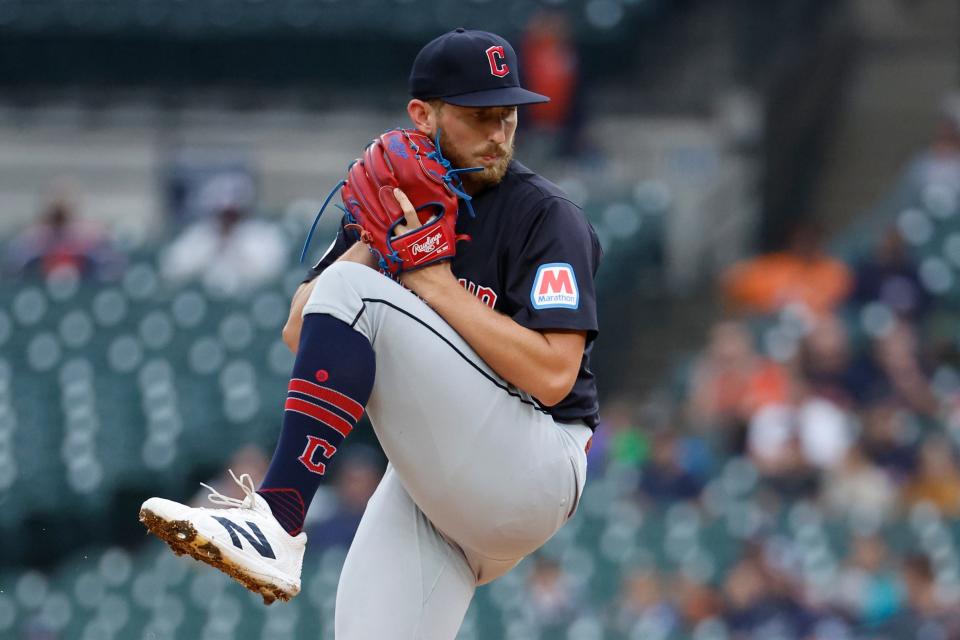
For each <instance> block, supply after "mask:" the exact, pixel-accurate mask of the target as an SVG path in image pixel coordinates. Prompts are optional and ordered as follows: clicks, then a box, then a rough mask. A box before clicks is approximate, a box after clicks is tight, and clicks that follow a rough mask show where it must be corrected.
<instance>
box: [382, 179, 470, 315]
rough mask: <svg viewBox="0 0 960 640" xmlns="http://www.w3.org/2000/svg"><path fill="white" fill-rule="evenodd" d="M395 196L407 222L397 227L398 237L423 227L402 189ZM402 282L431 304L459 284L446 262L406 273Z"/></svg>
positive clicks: (448, 262) (395, 190)
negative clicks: (453, 285)
mask: <svg viewBox="0 0 960 640" xmlns="http://www.w3.org/2000/svg"><path fill="white" fill-rule="evenodd" d="M393 195H394V197H395V198H396V199H397V202H399V203H400V208H401V209H403V218H404V220H406V223H404V224H398V225H397V235H400V234H403V233H406V232H408V231H413V230H414V229H417V228H418V227H421V226H422V223H421V222H420V218H419V217H418V216H417V212H416V210H415V209H414V208H413V205H412V204H411V203H410V200H409V199H408V198H407V195H406V194H405V193H404V192H403V191H402V190H400V189H394V190H393ZM400 282H402V283H403V284H404V286H405V287H407V288H408V289H410V290H411V291H413V292H414V293H416V294H417V295H418V296H420V297H421V298H422V299H423V300H424V301H426V302H427V304H430V301H431V300H432V299H433V297H434V296H436V295H438V294H440V295H442V293H441V292H442V291H443V289H444V287H448V286H450V284H451V283H453V284H457V279H456V278H454V277H453V271H451V270H450V261H449V260H444V261H443V262H435V263H433V264H431V265H428V266H426V267H422V268H420V269H414V270H413V271H404V272H403V273H401V274H400ZM457 286H459V285H457Z"/></svg>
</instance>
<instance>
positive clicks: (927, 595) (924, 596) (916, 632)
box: [878, 554, 957, 640]
mask: <svg viewBox="0 0 960 640" xmlns="http://www.w3.org/2000/svg"><path fill="white" fill-rule="evenodd" d="M902 576H903V587H904V589H905V591H906V603H905V605H906V606H905V607H904V610H903V611H902V612H901V613H900V615H898V616H896V617H894V618H892V619H891V620H890V621H889V622H888V624H885V625H883V626H882V627H881V629H879V630H878V631H879V632H881V633H878V635H881V637H888V638H946V639H950V640H952V639H953V638H956V637H957V635H956V632H957V629H956V627H955V626H954V625H955V623H956V621H955V620H952V623H951V622H950V621H951V619H952V618H954V617H955V614H954V615H950V612H949V611H948V610H946V609H945V608H944V606H943V604H942V603H941V602H940V600H939V598H938V597H937V587H936V581H935V578H934V572H933V566H932V564H931V562H930V559H929V558H927V557H926V556H925V555H920V554H912V555H909V556H907V557H906V558H904V559H903V568H902ZM951 631H953V633H951Z"/></svg>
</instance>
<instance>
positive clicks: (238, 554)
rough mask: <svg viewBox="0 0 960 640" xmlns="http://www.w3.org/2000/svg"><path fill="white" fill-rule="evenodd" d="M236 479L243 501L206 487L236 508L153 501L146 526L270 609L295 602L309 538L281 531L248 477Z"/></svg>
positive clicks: (145, 511)
mask: <svg viewBox="0 0 960 640" xmlns="http://www.w3.org/2000/svg"><path fill="white" fill-rule="evenodd" d="M230 475H231V476H232V477H233V479H234V481H235V482H236V483H237V484H238V485H240V487H241V488H242V489H243V492H244V494H246V497H245V498H244V499H243V500H237V499H236V498H231V497H229V496H225V495H222V494H220V493H218V492H217V491H215V490H214V489H212V488H211V487H209V486H207V485H203V486H204V487H206V488H207V489H210V495H209V496H208V499H209V500H210V502H213V503H214V504H219V505H223V506H226V507H231V508H228V509H208V508H204V507H199V508H197V507H189V506H187V505H185V504H180V503H179V502H173V501H172V500H164V499H163V498H150V499H149V500H147V501H146V502H144V503H143V506H142V507H140V522H142V523H143V524H144V525H146V527H147V529H149V531H150V533H152V534H154V535H155V536H157V537H158V538H160V539H161V540H163V541H164V542H166V543H167V544H168V545H169V546H170V548H171V549H173V552H174V553H175V554H177V555H178V556H179V555H183V554H185V553H186V554H189V555H191V556H193V557H194V558H195V559H197V560H199V561H201V562H205V563H207V564H209V565H210V566H211V567H216V568H217V569H219V570H220V571H223V572H224V573H226V574H227V575H228V576H230V577H231V578H233V579H234V580H236V581H237V582H239V583H240V584H242V585H243V586H245V587H246V588H247V589H250V590H251V591H254V592H256V593H259V594H260V595H261V596H263V602H264V603H265V604H271V603H272V602H273V601H274V600H278V599H279V600H289V599H290V598H292V597H293V596H295V595H297V594H298V593H300V569H301V567H302V565H303V551H304V548H305V547H306V544H307V535H306V534H305V533H303V532H301V533H300V534H299V535H297V536H296V537H291V536H290V534H288V533H287V532H286V530H284V528H283V527H281V526H280V523H279V522H277V519H276V518H274V517H273V513H272V512H271V511H270V506H269V505H268V504H267V502H266V500H264V499H263V497H261V496H260V495H258V494H257V493H256V491H255V489H254V486H253V480H251V479H250V476H249V475H248V474H246V473H245V474H243V475H241V476H240V477H239V478H237V476H236V475H234V473H233V471H232V470H231V471H230Z"/></svg>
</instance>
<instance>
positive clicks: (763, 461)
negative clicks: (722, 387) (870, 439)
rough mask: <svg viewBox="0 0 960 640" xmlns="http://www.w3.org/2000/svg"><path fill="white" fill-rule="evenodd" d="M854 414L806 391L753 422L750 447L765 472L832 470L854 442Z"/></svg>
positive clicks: (760, 467)
mask: <svg viewBox="0 0 960 640" xmlns="http://www.w3.org/2000/svg"><path fill="white" fill-rule="evenodd" d="M849 422H850V416H849V415H848V414H847V413H846V412H844V411H843V410H842V409H841V408H840V407H838V406H837V405H836V404H834V403H833V402H831V401H829V400H827V399H825V398H821V397H818V396H815V395H810V394H808V393H806V392H801V393H799V394H798V398H797V400H795V401H794V402H793V403H791V404H788V405H776V406H773V405H771V406H768V407H766V408H764V409H762V410H760V411H759V412H758V413H757V414H756V415H755V416H754V417H753V419H752V420H751V421H750V426H749V431H748V440H747V442H748V447H749V451H750V455H751V457H752V458H753V459H754V461H755V463H756V464H757V467H758V468H759V469H761V470H762V471H764V472H766V473H768V474H772V475H778V474H779V473H780V472H793V471H797V470H799V469H802V468H804V467H807V466H810V467H815V468H819V469H831V468H834V467H836V466H837V465H839V464H840V462H841V461H842V460H843V459H844V456H845V455H846V451H847V448H848V447H849V445H850V441H851V433H850V424H849Z"/></svg>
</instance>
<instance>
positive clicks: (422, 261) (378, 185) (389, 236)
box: [301, 129, 482, 277]
mask: <svg viewBox="0 0 960 640" xmlns="http://www.w3.org/2000/svg"><path fill="white" fill-rule="evenodd" d="M438 140H439V136H438ZM481 170H482V167H475V168H470V169H453V168H451V166H450V162H449V161H448V160H447V159H446V158H444V157H443V155H442V153H441V152H440V149H439V146H438V145H437V144H435V143H434V142H433V141H432V140H430V138H429V137H428V136H426V135H425V134H423V133H421V132H419V131H417V130H413V129H391V130H390V131H387V132H386V133H384V134H383V135H381V136H380V137H378V138H376V139H374V140H373V141H372V142H371V143H370V144H369V145H367V148H366V149H365V150H364V152H363V156H362V157H360V158H358V159H357V160H354V161H353V163H352V164H351V165H350V167H349V169H348V173H347V179H346V180H344V181H342V182H341V183H340V184H338V185H337V187H334V190H333V191H332V192H331V193H330V195H329V196H328V197H327V202H329V200H330V197H331V196H332V195H333V193H334V192H336V191H337V189H339V190H340V197H341V199H342V200H343V204H344V207H346V208H345V209H343V210H344V213H345V217H346V220H347V224H346V228H348V229H352V230H354V231H355V232H356V233H357V234H358V237H359V239H360V240H361V241H362V242H364V243H365V244H366V245H367V246H368V247H369V248H370V250H371V251H372V252H373V253H374V255H376V256H377V259H378V261H379V266H380V269H381V270H382V271H383V272H384V273H387V274H389V275H391V276H393V277H397V276H398V275H399V274H400V273H401V272H403V271H410V270H412V269H417V268H420V267H424V266H426V265H429V264H433V263H434V262H438V261H440V260H449V259H451V258H453V256H454V255H455V254H456V243H457V241H458V240H464V239H469V238H467V237H466V236H457V234H456V231H455V227H456V224H457V208H458V198H463V199H464V200H465V201H467V205H468V208H469V210H470V214H471V215H473V209H472V207H470V203H469V200H470V196H469V195H467V194H466V193H464V192H463V189H462V185H461V182H460V175H459V174H461V173H464V172H467V171H481ZM398 187H399V188H400V189H401V190H402V191H403V192H404V193H405V194H406V196H407V198H408V199H409V200H410V203H411V204H412V205H413V207H414V209H415V210H416V212H417V217H418V218H419V220H420V224H421V226H419V227H417V228H416V229H412V230H408V231H406V232H404V233H402V234H400V235H395V233H396V229H397V226H398V225H400V224H406V220H405V218H404V215H403V210H402V209H401V207H400V203H399V202H397V199H396V197H395V196H394V189H395V188H398ZM327 202H325V203H324V207H326V204H327ZM322 213H323V209H321V210H320V213H319V214H317V219H318V220H319V218H320V215H321V214H322ZM315 227H316V221H314V228H315ZM312 234H313V228H311V230H310V235H308V236H307V245H309V242H310V236H311V235H312ZM307 245H305V246H304V255H305V254H306V247H307ZM302 258H303V256H301V259H302Z"/></svg>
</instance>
